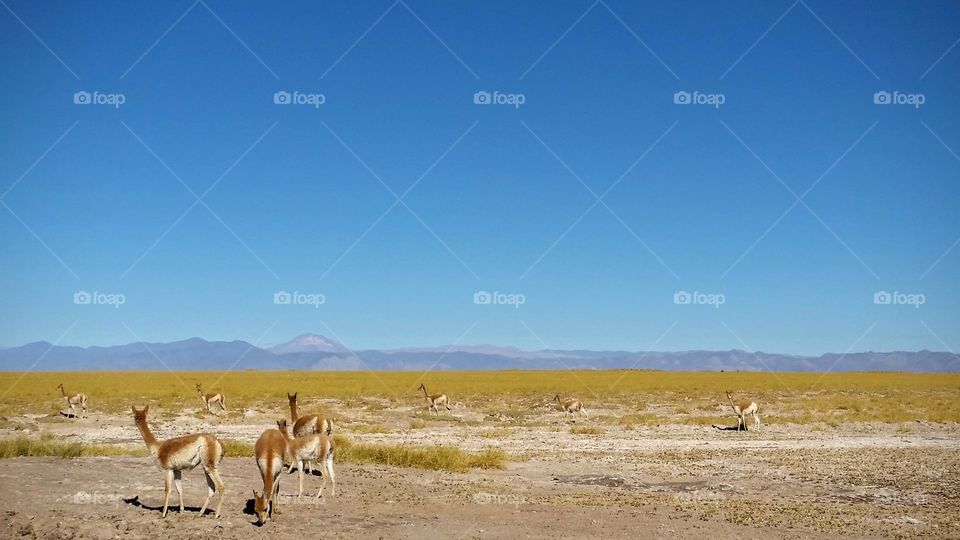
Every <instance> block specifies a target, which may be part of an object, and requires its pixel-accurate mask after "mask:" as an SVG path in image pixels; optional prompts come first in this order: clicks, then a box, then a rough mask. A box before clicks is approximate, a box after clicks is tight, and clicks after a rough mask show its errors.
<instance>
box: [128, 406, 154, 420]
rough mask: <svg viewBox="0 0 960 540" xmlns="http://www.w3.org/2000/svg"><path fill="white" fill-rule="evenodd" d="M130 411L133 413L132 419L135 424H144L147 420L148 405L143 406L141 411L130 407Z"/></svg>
mask: <svg viewBox="0 0 960 540" xmlns="http://www.w3.org/2000/svg"><path fill="white" fill-rule="evenodd" d="M130 410H131V411H133V419H134V420H135V421H137V422H146V420H147V411H149V410H150V406H149V405H144V406H143V410H140V411H138V410H137V408H136V407H134V406H133V405H131V406H130Z"/></svg>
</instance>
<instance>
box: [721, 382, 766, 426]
mask: <svg viewBox="0 0 960 540" xmlns="http://www.w3.org/2000/svg"><path fill="white" fill-rule="evenodd" d="M727 399H729V400H730V406H731V407H733V414H735V415H737V431H740V427H741V426H742V427H743V430H744V431H747V422H746V416H747V415H751V416H753V424H754V426H755V427H756V428H757V431H760V406H758V405H757V403H756V402H755V401H751V402H749V403H748V402H743V403H734V401H733V396H731V395H730V391H729V390H728V391H727Z"/></svg>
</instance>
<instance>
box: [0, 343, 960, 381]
mask: <svg viewBox="0 0 960 540" xmlns="http://www.w3.org/2000/svg"><path fill="white" fill-rule="evenodd" d="M27 369H32V370H40V371H53V370H163V369H172V370H231V369H233V370H242V369H270V370H278V369H283V370H367V369H372V370H401V371H402V370H417V371H422V370H427V369H434V370H498V369H659V370H669V371H720V370H726V371H765V370H772V371H918V372H950V373H956V372H960V356H958V355H955V354H952V353H945V352H932V351H926V350H924V351H917V352H900V351H897V352H862V353H850V354H845V355H844V354H834V353H830V354H824V355H821V356H816V357H813V356H798V355H788V354H772V353H764V352H757V353H752V352H749V351H742V350H730V351H681V352H631V351H586V350H548V349H544V350H539V351H523V350H520V349H517V348H514V347H497V346H493V345H475V346H450V347H425V348H408V349H390V350H363V351H351V350H350V349H348V348H347V347H345V346H344V345H343V344H341V343H339V342H337V341H336V340H334V339H330V338H327V337H324V336H320V335H316V334H304V335H301V336H297V337H295V338H294V339H292V340H290V341H288V342H286V343H281V344H278V345H273V346H270V347H266V348H260V347H256V346H254V345H252V344H250V343H247V342H245V341H207V340H205V339H200V338H191V339H187V340H183V341H174V342H171V343H145V342H137V343H130V344H127V345H116V346H112V347H71V346H60V345H53V344H51V343H48V342H46V341H38V342H35V343H28V344H26V345H23V346H21V347H12V348H7V349H0V370H27Z"/></svg>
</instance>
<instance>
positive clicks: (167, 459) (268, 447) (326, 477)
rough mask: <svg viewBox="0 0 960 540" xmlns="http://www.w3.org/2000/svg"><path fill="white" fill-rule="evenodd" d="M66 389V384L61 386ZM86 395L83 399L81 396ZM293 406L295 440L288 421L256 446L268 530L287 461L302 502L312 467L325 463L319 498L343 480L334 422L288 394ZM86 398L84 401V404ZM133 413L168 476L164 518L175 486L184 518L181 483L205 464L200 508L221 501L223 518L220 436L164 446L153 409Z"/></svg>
mask: <svg viewBox="0 0 960 540" xmlns="http://www.w3.org/2000/svg"><path fill="white" fill-rule="evenodd" d="M61 389H62V385H61ZM197 392H200V396H201V397H202V398H205V399H204V402H205V403H207V404H208V407H207V410H210V408H211V407H210V405H209V403H210V402H211V399H210V398H209V397H208V396H211V395H212V396H214V400H215V401H216V402H219V403H220V406H221V407H223V395H221V394H207V395H206V396H204V394H203V392H202V390H201V389H200V385H197ZM81 395H82V394H81ZM287 399H288V401H289V404H290V421H291V423H292V424H293V437H291V436H290V433H289V430H288V429H287V420H286V418H281V419H280V420H278V421H277V427H276V428H270V429H266V430H264V432H263V433H261V434H260V437H259V438H258V439H257V442H256V444H255V445H254V447H253V456H254V459H255V460H256V463H257V469H258V470H259V471H260V478H261V480H263V488H262V490H261V491H260V493H257V490H256V489H254V490H253V512H254V514H256V516H257V524H258V525H262V524H264V523H266V522H267V520H269V519H273V515H274V514H279V513H280V508H279V507H278V502H279V498H280V473H281V472H282V471H283V465H284V462H288V463H290V468H289V472H293V471H294V469H296V471H297V473H298V476H299V480H300V488H299V490H298V492H297V498H303V475H304V471H307V472H309V468H310V463H311V462H313V463H318V464H320V466H321V468H322V471H323V480H322V483H321V484H320V491H319V492H317V497H318V498H320V497H322V496H323V490H324V488H325V487H326V486H327V482H328V481H329V482H330V483H331V487H330V495H331V496H335V495H336V489H337V481H336V473H335V472H334V470H333V453H334V446H333V438H332V437H331V434H332V433H333V424H332V423H331V422H330V420H328V419H326V418H324V417H322V416H320V415H316V414H311V415H307V416H299V412H298V410H297V394H292V395H291V394H287ZM85 401H86V399H84V402H85ZM131 410H132V412H133V422H134V424H135V425H136V426H137V429H138V430H140V436H141V437H142V438H143V442H144V443H145V444H146V445H147V451H148V452H149V453H150V457H152V458H153V461H154V463H156V465H157V467H159V468H160V470H161V471H163V510H162V516H163V517H167V510H168V508H169V503H170V491H171V487H175V488H176V490H177V497H178V498H179V502H180V513H183V487H182V486H181V483H180V481H181V478H182V476H183V472H184V471H190V470H193V469H195V468H196V467H197V465H200V466H201V467H202V468H203V474H204V476H206V479H207V498H206V500H205V501H203V506H202V507H201V508H200V515H201V516H202V515H204V514H205V513H206V512H207V507H208V506H209V504H210V499H211V498H213V496H214V495H216V496H217V505H216V507H215V508H214V516H215V517H220V508H221V507H222V506H223V494H224V487H223V480H221V479H220V473H219V471H218V467H219V466H220V462H221V461H222V460H223V444H222V443H221V442H220V441H219V440H217V438H216V437H215V436H214V435H211V434H209V433H198V434H194V435H183V436H181V437H174V438H172V439H167V440H165V441H158V440H157V438H156V437H154V436H153V432H151V431H150V426H149V425H147V412H148V411H149V410H150V406H149V405H146V406H144V408H143V409H141V410H138V409H137V408H136V407H131Z"/></svg>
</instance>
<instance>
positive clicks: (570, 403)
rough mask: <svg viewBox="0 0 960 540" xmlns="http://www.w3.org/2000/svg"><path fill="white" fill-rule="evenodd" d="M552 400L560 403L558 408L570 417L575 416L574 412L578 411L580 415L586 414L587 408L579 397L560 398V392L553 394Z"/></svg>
mask: <svg viewBox="0 0 960 540" xmlns="http://www.w3.org/2000/svg"><path fill="white" fill-rule="evenodd" d="M553 400H554V401H556V402H557V404H559V405H560V410H561V411H564V412H566V413H567V414H569V415H570V418H575V417H576V415H575V414H574V413H580V416H586V415H587V409H585V408H584V406H583V402H582V401H580V400H579V399H576V398H573V399H563V400H561V399H560V394H557V395H555V396H553Z"/></svg>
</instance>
